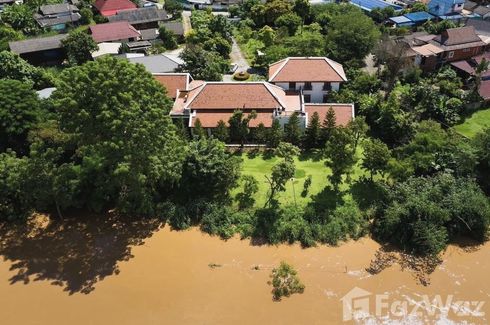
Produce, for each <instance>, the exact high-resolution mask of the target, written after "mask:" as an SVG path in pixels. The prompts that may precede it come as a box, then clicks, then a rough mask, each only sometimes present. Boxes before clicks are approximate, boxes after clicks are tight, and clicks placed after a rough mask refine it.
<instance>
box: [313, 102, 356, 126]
mask: <svg viewBox="0 0 490 325" xmlns="http://www.w3.org/2000/svg"><path fill="white" fill-rule="evenodd" d="M330 107H332V109H333V110H334V112H335V118H336V122H337V125H342V126H346V125H347V123H349V122H350V121H351V120H352V119H353V118H354V105H353V104H328V103H327V104H305V112H306V113H307V114H308V124H309V123H310V121H311V117H312V116H313V114H314V113H315V112H317V113H318V115H319V116H320V123H323V120H324V119H325V116H326V115H327V112H328V110H329V109H330Z"/></svg>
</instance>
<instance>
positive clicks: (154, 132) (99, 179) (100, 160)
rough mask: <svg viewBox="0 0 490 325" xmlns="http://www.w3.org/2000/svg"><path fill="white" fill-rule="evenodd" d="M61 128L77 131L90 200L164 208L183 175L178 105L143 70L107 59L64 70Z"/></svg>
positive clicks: (143, 209)
mask: <svg viewBox="0 0 490 325" xmlns="http://www.w3.org/2000/svg"><path fill="white" fill-rule="evenodd" d="M52 100H53V103H54V107H55V109H56V110H57V111H58V112H59V114H60V127H61V130H62V131H64V132H66V133H68V134H71V135H72V137H73V142H74V145H75V147H76V150H75V154H74V156H73V161H74V162H76V163H79V164H80V168H81V175H83V177H82V179H81V195H83V197H84V201H85V204H86V205H87V206H88V207H90V208H93V209H96V210H101V209H103V208H106V207H110V206H114V205H115V206H116V207H117V208H118V209H119V211H121V212H126V213H136V214H150V215H152V214H153V215H154V214H155V213H157V211H156V204H155V199H156V197H157V196H159V195H160V193H164V192H165V191H164V189H165V188H166V187H168V186H171V185H172V184H174V183H175V182H176V181H178V180H179V179H180V176H181V167H182V162H183V159H184V155H185V150H183V149H185V146H184V144H183V143H182V142H181V140H180V139H179V137H178V136H177V135H176V133H175V126H174V125H173V124H172V122H171V120H170V117H169V116H168V113H169V111H170V108H171V106H172V103H171V101H170V99H169V98H168V97H166V95H165V91H164V89H163V87H162V86H161V85H160V84H159V83H158V82H156V81H155V80H154V78H153V77H152V76H151V74H149V73H148V72H147V71H146V70H145V69H144V67H142V66H139V65H133V64H130V63H129V62H126V61H124V60H118V59H116V58H102V59H100V60H97V61H96V62H87V63H86V64H84V65H82V66H77V67H75V68H72V69H67V70H65V71H64V72H63V73H62V74H61V76H60V82H59V84H58V87H57V90H56V92H55V93H54V94H53V95H52Z"/></svg>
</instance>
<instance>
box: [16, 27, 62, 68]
mask: <svg viewBox="0 0 490 325" xmlns="http://www.w3.org/2000/svg"><path fill="white" fill-rule="evenodd" d="M67 36H68V34H59V35H55V36H48V37H39V38H31V39H27V40H22V41H15V42H9V47H10V51H12V52H13V53H17V54H19V56H20V57H22V58H23V59H25V60H26V61H28V62H29V63H31V64H33V65H56V64H60V63H62V62H63V60H65V59H66V53H65V51H64V49H63V46H62V44H61V41H62V40H63V39H65V38H66V37H67Z"/></svg>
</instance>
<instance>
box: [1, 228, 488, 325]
mask: <svg viewBox="0 0 490 325" xmlns="http://www.w3.org/2000/svg"><path fill="white" fill-rule="evenodd" d="M0 229H1V230H2V231H1V233H0V239H1V241H0V243H1V246H0V255H2V257H3V259H2V261H1V262H0V323H1V324H339V323H342V321H343V317H344V314H343V307H344V305H345V306H348V307H352V306H354V307H353V308H354V309H356V310H357V309H358V308H360V310H359V311H356V312H355V313H354V317H357V319H358V321H357V322H358V323H369V324H397V323H404V324H417V323H420V324H423V323H436V322H437V323H439V324H459V323H464V322H467V323H475V324H486V323H488V319H490V318H488V317H490V284H489V281H488V276H489V274H490V245H489V244H486V245H484V246H480V247H478V248H477V249H474V250H471V251H468V250H467V249H462V248H460V247H455V246H450V247H449V248H448V249H447V251H446V252H445V254H444V258H443V260H444V261H443V263H442V264H441V265H439V266H438V267H437V269H436V270H435V272H434V273H433V274H432V275H431V276H430V284H429V285H428V286H423V285H421V284H420V283H419V281H418V280H417V278H416V277H415V276H414V274H413V272H411V271H408V270H402V268H401V266H400V265H399V264H395V265H393V266H391V267H389V268H387V269H385V270H384V271H382V272H381V273H379V274H377V275H370V274H369V273H367V272H366V271H365V269H366V267H368V266H369V264H370V261H371V260H372V259H373V258H374V256H375V253H376V251H377V250H378V249H379V245H378V244H377V243H376V242H374V241H373V240H371V239H369V238H363V239H361V240H359V241H350V242H347V243H344V244H342V245H341V246H339V247H327V246H321V247H316V248H308V249H302V248H301V247H300V246H298V245H291V246H289V245H280V246H265V245H262V246H259V245H252V244H251V243H250V241H248V240H240V239H238V238H234V239H231V240H228V241H223V240H220V239H219V238H215V237H211V236H209V235H206V234H203V233H201V232H200V231H199V230H198V229H191V230H188V231H180V232H177V231H171V230H170V229H169V227H160V225H159V224H158V223H155V222H151V221H148V222H139V221H138V222H137V221H135V222H129V223H127V222H121V221H119V220H116V219H109V220H108V221H107V222H104V223H101V222H93V221H90V220H89V221H86V222H78V221H77V222H75V221H65V222H64V223H63V224H53V223H51V222H48V221H46V220H44V221H43V222H38V224H37V225H35V226H32V225H31V226H30V227H21V226H18V227H4V228H3V229H2V228H0ZM282 260H284V261H287V262H288V263H290V264H292V265H293V266H294V267H295V268H296V269H297V270H298V274H299V277H300V279H301V280H302V282H303V283H304V284H305V286H306V289H305V292H304V293H303V294H297V295H293V296H291V297H289V298H285V299H283V300H282V301H281V302H274V301H273V300H272V295H271V292H270V291H271V287H270V286H269V285H268V284H267V281H268V280H269V274H270V272H271V270H272V268H273V267H274V266H277V265H278V264H279V262H280V261H282ZM210 265H211V266H210ZM212 266H214V267H212ZM356 287H357V288H359V289H355V290H354V291H353V292H352V293H353V294H354V295H357V294H359V293H360V294H361V295H364V296H363V297H361V298H359V297H357V296H356V297H357V298H359V299H358V300H354V302H349V303H346V304H344V303H345V301H346V300H344V301H341V298H342V297H343V296H344V295H346V294H347V293H349V291H351V290H352V289H354V288H356ZM361 289H362V290H365V291H362V290H361ZM366 297H367V299H363V298H366ZM438 297H439V298H440V302H441V303H438V302H437V301H436V300H434V298H436V299H437V298H438ZM424 299H426V301H427V303H426V304H425V303H421V301H422V302H423V301H424ZM366 301H367V304H368V306H367V307H368V308H369V309H364V310H362V307H363V306H365V303H366ZM343 302H344V303H343ZM417 304H419V307H417V311H416V310H414V308H416V307H415V306H416V305H417ZM445 304H447V307H448V309H444V306H443V305H445ZM431 308H432V309H431ZM377 309H379V310H377ZM407 312H408V313H412V314H411V315H406V313H407ZM484 313H486V314H487V315H488V316H485V315H483V314H484ZM349 316H352V313H350V312H349V310H348V311H347V314H346V316H345V317H347V318H346V319H348V318H349Z"/></svg>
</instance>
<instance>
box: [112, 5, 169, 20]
mask: <svg viewBox="0 0 490 325" xmlns="http://www.w3.org/2000/svg"><path fill="white" fill-rule="evenodd" d="M108 19H109V21H110V22H114V21H127V22H129V23H130V24H143V23H149V22H158V21H164V20H167V19H168V15H167V12H166V11H165V10H163V9H158V8H155V7H150V8H138V9H134V10H122V11H118V12H117V14H115V15H113V16H110V17H108Z"/></svg>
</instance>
